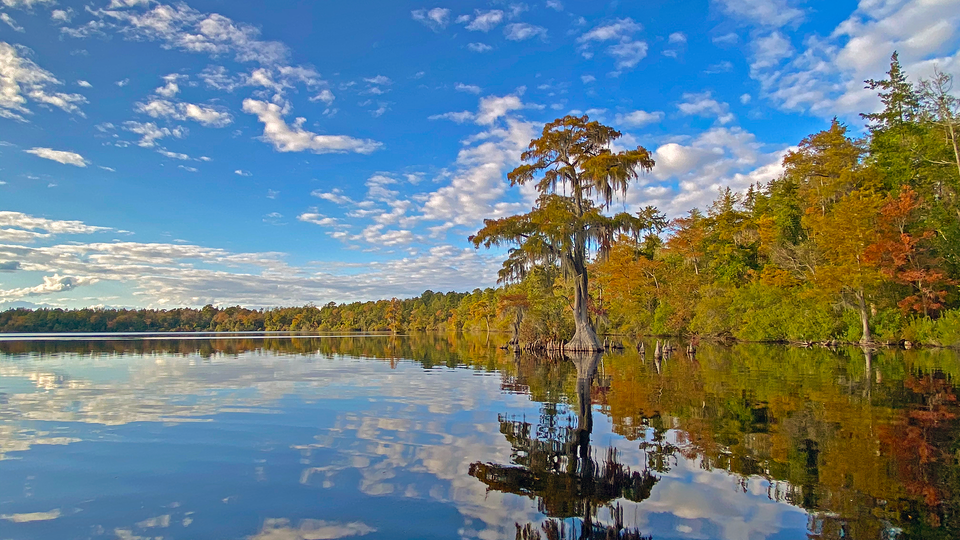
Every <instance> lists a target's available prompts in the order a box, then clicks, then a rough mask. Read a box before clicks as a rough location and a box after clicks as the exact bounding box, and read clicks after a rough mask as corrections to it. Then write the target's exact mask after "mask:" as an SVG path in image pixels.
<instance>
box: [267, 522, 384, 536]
mask: <svg viewBox="0 0 960 540" xmlns="http://www.w3.org/2000/svg"><path fill="white" fill-rule="evenodd" d="M374 532H377V530H376V529H374V528H373V527H370V526H369V525H366V524H365V523H362V522H360V521H352V522H349V523H337V522H331V521H323V520H317V519H305V520H302V521H301V522H300V524H299V526H298V527H294V526H292V525H291V523H290V520H288V519H267V520H264V523H263V528H262V529H261V530H260V532H259V533H257V534H256V535H254V536H251V537H250V540H311V539H317V540H319V539H331V540H333V539H338V538H347V537H351V536H365V535H367V534H370V533H374Z"/></svg>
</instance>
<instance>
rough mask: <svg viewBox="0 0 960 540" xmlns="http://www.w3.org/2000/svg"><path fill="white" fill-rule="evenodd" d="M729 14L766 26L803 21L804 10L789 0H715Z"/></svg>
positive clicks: (778, 25) (779, 25)
mask: <svg viewBox="0 0 960 540" xmlns="http://www.w3.org/2000/svg"><path fill="white" fill-rule="evenodd" d="M714 2H715V3H717V4H719V5H720V7H721V9H723V10H724V11H725V12H727V13H728V14H730V15H732V16H734V17H737V18H740V19H745V20H748V21H751V22H754V23H757V24H761V25H764V26H774V27H781V26H785V25H788V24H797V23H800V22H802V21H803V19H804V16H805V14H804V12H803V10H801V9H799V8H796V7H794V6H793V5H792V4H794V3H795V2H791V1H789V0H714Z"/></svg>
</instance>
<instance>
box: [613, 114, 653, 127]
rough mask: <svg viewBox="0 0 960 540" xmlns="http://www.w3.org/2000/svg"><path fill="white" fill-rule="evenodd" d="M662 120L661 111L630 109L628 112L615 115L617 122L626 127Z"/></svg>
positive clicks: (640, 125)
mask: <svg viewBox="0 0 960 540" xmlns="http://www.w3.org/2000/svg"><path fill="white" fill-rule="evenodd" d="M661 120H663V112H662V111H654V112H647V111H639V110H638V111H631V112H628V113H618V114H617V116H616V122H617V124H621V125H624V126H628V127H642V126H645V125H647V124H653V123H657V122H660V121H661Z"/></svg>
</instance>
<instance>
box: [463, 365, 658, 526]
mask: <svg viewBox="0 0 960 540" xmlns="http://www.w3.org/2000/svg"><path fill="white" fill-rule="evenodd" d="M600 358H601V355H600V354H578V355H574V356H568V357H564V358H560V359H548V360H547V361H548V362H554V361H556V362H563V363H567V362H571V363H572V364H573V365H574V366H575V368H576V379H577V382H576V420H575V422H567V423H564V422H563V420H562V419H561V418H560V415H559V414H558V409H557V407H556V406H555V405H547V406H544V407H542V408H541V411H542V414H541V417H540V422H539V425H534V424H532V423H530V422H526V421H524V420H516V419H508V418H504V417H503V416H501V417H500V432H501V433H503V435H504V436H505V437H506V438H507V440H508V441H510V444H511V446H512V447H513V452H512V462H513V465H498V464H494V463H483V462H475V463H473V464H471V465H470V475H471V476H473V477H474V478H476V479H478V480H480V481H481V482H483V483H484V484H486V485H487V487H488V488H489V489H495V490H497V491H501V492H504V493H513V494H515V495H523V496H526V497H530V498H533V499H535V500H536V501H537V507H538V509H539V510H540V512H541V513H543V514H544V515H546V516H549V517H551V518H559V520H553V519H551V520H548V521H546V522H545V523H543V524H542V525H541V526H540V529H542V531H543V534H544V536H545V537H546V538H547V539H548V540H554V539H561V538H570V539H573V538H580V539H593V538H597V539H600V538H626V539H640V538H645V537H644V536H642V535H641V534H640V532H639V530H634V529H625V528H624V526H623V519H622V509H621V508H620V507H619V506H613V503H614V501H617V500H619V499H627V500H630V501H633V502H637V503H639V502H642V501H644V500H646V499H647V498H648V497H650V493H651V490H652V489H653V486H654V485H655V484H656V483H657V481H658V480H659V478H658V477H657V476H656V475H654V474H653V473H651V472H650V471H649V470H648V469H643V470H642V471H631V470H630V468H629V467H625V466H624V465H622V464H621V463H619V462H618V461H617V451H616V450H614V449H609V450H607V451H606V454H605V457H604V458H603V459H597V457H596V455H595V454H596V450H595V449H594V448H593V447H592V446H591V445H590V436H591V434H592V433H593V402H592V397H591V394H592V388H593V385H594V382H595V380H596V377H597V368H598V366H599V364H600ZM603 506H610V510H611V513H612V514H613V516H614V523H613V524H608V525H602V524H600V523H598V522H597V513H598V510H599V508H600V507H603ZM566 518H579V522H578V523H576V524H571V525H570V526H569V527H568V525H567V522H566V521H565V520H566ZM516 527H517V537H518V538H522V539H523V540H534V539H539V538H541V534H540V531H539V530H538V529H537V528H536V527H534V526H533V525H532V524H529V523H528V524H524V525H521V524H519V523H518V524H516Z"/></svg>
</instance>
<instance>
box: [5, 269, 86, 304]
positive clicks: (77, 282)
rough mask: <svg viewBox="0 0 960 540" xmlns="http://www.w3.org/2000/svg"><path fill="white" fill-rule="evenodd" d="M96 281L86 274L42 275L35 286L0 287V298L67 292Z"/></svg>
mask: <svg viewBox="0 0 960 540" xmlns="http://www.w3.org/2000/svg"><path fill="white" fill-rule="evenodd" d="M97 281H99V280H98V279H97V278H95V277H87V276H61V275H59V274H54V275H52V276H43V283H41V284H39V285H37V286H35V287H23V288H20V289H0V300H2V301H9V300H19V299H21V298H26V297H30V296H42V295H46V294H54V293H61V292H67V291H71V290H73V289H75V288H77V287H82V286H84V285H92V284H94V283H96V282H97Z"/></svg>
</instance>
